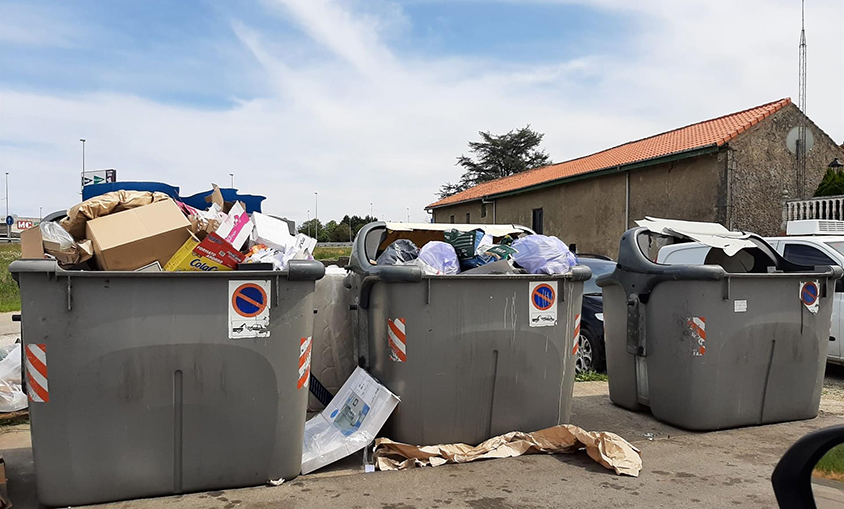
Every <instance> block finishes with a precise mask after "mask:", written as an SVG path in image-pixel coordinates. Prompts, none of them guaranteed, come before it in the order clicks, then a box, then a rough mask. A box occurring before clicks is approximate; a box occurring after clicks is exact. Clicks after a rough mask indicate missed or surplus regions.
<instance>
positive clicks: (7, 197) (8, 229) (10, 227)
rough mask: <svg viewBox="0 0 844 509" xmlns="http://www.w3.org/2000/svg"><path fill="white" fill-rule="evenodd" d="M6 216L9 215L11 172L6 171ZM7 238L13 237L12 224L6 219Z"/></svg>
mask: <svg viewBox="0 0 844 509" xmlns="http://www.w3.org/2000/svg"><path fill="white" fill-rule="evenodd" d="M6 217H7V218H8V217H9V172H8V171H7V172H6ZM6 238H9V239H11V238H12V226H11V225H10V224H9V222H8V219H6Z"/></svg>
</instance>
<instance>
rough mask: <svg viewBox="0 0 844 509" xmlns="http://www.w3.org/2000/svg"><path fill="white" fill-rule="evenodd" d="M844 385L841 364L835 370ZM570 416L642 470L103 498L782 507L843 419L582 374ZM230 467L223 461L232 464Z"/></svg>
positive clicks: (155, 503)
mask: <svg viewBox="0 0 844 509" xmlns="http://www.w3.org/2000/svg"><path fill="white" fill-rule="evenodd" d="M831 371H832V372H831V373H830V377H832V378H834V379H835V382H836V383H838V382H842V383H844V370H838V369H833V370H831ZM573 401H574V402H573V415H572V423H573V424H577V425H579V426H581V427H583V428H586V429H588V430H607V431H613V432H615V433H618V434H620V435H621V436H623V437H624V438H626V439H627V440H629V441H630V442H632V443H633V444H634V445H635V446H636V447H638V448H640V449H641V451H642V459H643V463H644V469H643V471H642V472H641V474H640V476H639V477H638V478H633V477H624V476H617V475H615V474H614V473H613V472H611V471H609V470H606V469H604V468H603V467H601V466H599V465H598V464H597V463H595V462H593V461H592V460H591V459H589V458H588V457H587V456H586V454H585V453H576V454H568V455H533V456H522V457H517V458H508V459H499V460H488V461H482V462H475V463H469V464H462V465H444V466H441V467H436V468H419V469H415V470H409V471H401V472H374V473H369V474H365V473H363V469H362V461H361V457H360V455H359V454H356V455H354V456H352V457H350V458H347V459H346V460H344V461H342V462H340V463H338V464H335V465H333V466H331V467H329V468H326V469H324V470H323V471H320V472H317V473H314V474H310V475H304V476H299V477H298V478H296V479H293V480H292V481H288V482H286V483H284V484H282V485H281V486H278V487H267V486H261V487H255V488H245V489H236V490H221V491H212V492H206V493H195V494H188V495H181V496H173V497H160V498H152V499H143V500H132V501H126V502H117V503H113V504H106V505H104V506H98V507H103V508H126V509H158V508H169V507H174V506H178V507H180V508H181V507H184V508H190V509H192V508H197V509H200V508H202V509H204V508H211V509H235V508H265V507H267V508H268V507H290V508H306V507H328V506H331V507H350V508H368V507H377V508H382V509H387V508H395V509H399V508H402V509H410V508H422V507H432V508H449V509H450V508H458V507H469V508H487V509H503V508H515V507H519V508H541V507H561V506H567V507H589V508H600V507H648V508H659V507H665V508H684V507H690V508H703V507H735V506H741V507H751V508H753V507H760V508H761V507H766V508H767V507H775V506H776V503H775V499H774V494H773V490H772V489H771V483H770V476H771V472H772V471H773V468H774V466H775V465H776V463H777V461H778V460H779V458H780V456H781V455H782V454H783V452H785V450H786V449H787V448H788V447H789V445H791V444H792V443H793V442H794V441H795V440H797V439H798V438H799V437H801V436H803V435H804V434H806V433H809V432H810V431H813V430H815V429H820V428H824V427H827V426H832V425H836V424H844V412H842V411H841V409H842V405H841V403H840V401H838V399H837V397H835V396H833V395H830V394H828V393H827V391H825V395H824V399H823V402H822V411H821V415H820V416H819V417H818V418H816V419H811V420H807V421H798V422H791V423H783V424H775V425H768V426H757V427H749V428H740V429H734V430H727V431H719V432H710V433H694V432H688V431H683V430H679V429H677V428H674V427H672V426H668V425H666V424H664V423H661V422H659V421H656V420H655V419H654V418H653V417H652V416H650V414H648V413H634V412H629V411H626V410H623V409H621V408H618V407H616V406H614V405H612V404H611V403H610V401H609V398H608V396H607V384H606V383H604V382H582V383H577V384H575V396H574V400H573ZM0 450H2V451H3V454H4V456H5V457H6V463H7V471H8V476H9V490H10V496H11V498H12V501H13V502H14V504H15V508H16V509H29V508H34V507H37V502H36V498H35V490H34V488H35V481H36V480H35V474H34V469H33V464H32V453H31V449H30V441H29V427H28V425H19V426H12V427H7V428H6V429H5V430H3V431H0ZM222 468H225V467H224V466H223V467H222ZM818 486H819V487H818V488H817V489H818V490H819V493H818V497H819V503H820V504H821V506H820V507H822V508H824V507H825V508H829V509H833V508H835V509H839V508H842V507H844V492H842V491H841V490H839V489H837V488H838V485H837V484H835V483H831V482H827V483H820V484H818Z"/></svg>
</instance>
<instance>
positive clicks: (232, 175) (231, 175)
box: [229, 173, 234, 189]
mask: <svg viewBox="0 0 844 509" xmlns="http://www.w3.org/2000/svg"><path fill="white" fill-rule="evenodd" d="M229 177H231V179H232V185H231V188H232V189H234V173H229Z"/></svg>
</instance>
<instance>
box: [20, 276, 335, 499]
mask: <svg viewBox="0 0 844 509" xmlns="http://www.w3.org/2000/svg"><path fill="white" fill-rule="evenodd" d="M9 270H10V272H12V274H13V275H14V277H15V278H16V279H17V281H18V284H19V285H20V291H21V304H22V311H21V315H22V324H21V325H22V337H23V343H24V348H25V353H26V371H27V384H28V390H29V396H30V407H29V412H30V418H31V421H32V449H33V455H34V460H35V471H36V476H37V486H38V499H39V500H40V501H41V503H43V504H45V505H50V506H68V505H80V504H92V503H97V502H105V501H111V500H123V499H131V498H138V497H149V496H155V495H167V494H177V493H183V492H192V491H203V490H216V489H224V488H234V487H241V486H254V485H260V484H264V483H266V482H267V480H269V479H278V478H284V479H291V478H293V477H295V476H296V475H298V474H299V470H300V464H301V456H302V443H303V430H304V424H305V416H306V415H305V414H306V405H307V400H308V388H307V384H305V383H303V382H302V377H301V376H300V374H301V372H302V368H304V370H305V371H307V360H308V357H307V355H304V356H303V355H302V354H303V353H304V354H307V353H309V352H306V351H305V350H306V349H307V346H308V340H309V338H310V337H311V335H312V331H313V303H312V300H313V291H314V282H315V280H317V279H319V278H321V277H322V275H323V273H324V269H323V267H322V264H320V263H319V262H307V261H302V262H291V263H290V268H289V270H288V271H285V272H251V271H230V272H83V271H64V270H61V269H60V268H59V267H58V266H57V264H56V263H55V262H54V261H50V260H21V261H16V262H14V263H12V265H11V266H10V267H9ZM235 308H237V312H235V313H234V314H231V313H232V311H234V310H235ZM241 312H242V313H243V315H244V316H246V315H251V316H252V317H253V318H255V320H251V321H250V320H248V319H244V320H242V322H237V323H234V326H232V323H233V322H234V321H236V320H238V319H239V317H240V314H239V313H241ZM244 325H245V326H244ZM231 336H235V337H236V338H235V339H230V337H231ZM302 361H304V363H303V362H302ZM305 379H307V376H305Z"/></svg>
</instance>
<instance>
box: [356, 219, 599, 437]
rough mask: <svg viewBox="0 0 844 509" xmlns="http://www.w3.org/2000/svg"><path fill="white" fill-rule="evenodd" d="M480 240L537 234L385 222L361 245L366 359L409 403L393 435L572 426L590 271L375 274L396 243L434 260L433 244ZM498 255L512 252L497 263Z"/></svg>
mask: <svg viewBox="0 0 844 509" xmlns="http://www.w3.org/2000/svg"><path fill="white" fill-rule="evenodd" d="M478 229H482V230H483V234H484V236H487V235H488V236H489V238H490V239H491V240H492V241H494V242H498V241H499V240H500V239H502V238H505V237H508V236H509V237H519V238H522V237H523V236H525V235H530V234H531V233H532V232H531V231H530V230H528V229H527V228H524V227H519V226H514V225H453V224H442V225H434V224H430V225H424V224H420V225H406V224H389V223H384V222H376V223H371V224H369V225H367V226H365V227H364V228H363V229H362V230H361V231H360V232H359V233H358V236H357V237H356V239H355V243H354V245H353V248H352V254H351V259H350V265H349V268H350V269H351V271H352V273H351V275H350V276H349V278H348V286H350V287H351V288H352V292H353V301H354V306H355V307H356V309H357V318H356V321H357V323H356V328H355V330H356V335H357V343H356V344H357V348H358V357H359V360H360V363H361V365H362V366H363V367H365V368H366V369H367V370H368V371H369V372H370V373H372V375H373V376H375V377H376V378H377V379H378V380H380V381H381V382H382V383H383V384H384V385H386V386H387V387H389V388H390V390H391V391H393V392H394V393H396V395H398V396H399V397H400V398H401V401H402V403H401V404H399V406H398V408H397V409H396V411H395V412H394V413H393V415H392V416H391V417H390V419H389V420H388V421H387V424H386V425H385V427H384V429H383V430H382V435H383V436H388V437H390V438H391V439H394V440H397V441H401V442H407V443H411V444H421V445H426V444H440V443H455V442H463V443H468V444H477V443H480V442H482V441H483V440H485V439H487V438H490V437H492V436H495V435H499V434H502V433H506V432H509V431H513V430H520V431H525V432H530V431H536V430H540V429H543V428H547V427H549V426H554V425H556V424H559V423H565V422H568V419H569V415H570V409H571V395H572V387H573V382H574V374H575V371H574V366H575V356H576V350H575V345H576V342H575V338H576V337H577V335H578V327H579V317H580V307H581V295H582V289H583V281H585V280H587V279H589V277H590V276H591V272H590V271H589V269H588V268H587V267H583V266H575V267H573V268H572V269H571V270H570V271H569V272H568V273H566V274H526V273H523V272H524V271H503V273H495V271H494V270H493V269H489V270H490V271H491V272H489V273H483V270H484V267H492V266H494V265H495V263H490V264H488V265H485V266H483V267H478V268H475V269H472V270H466V271H465V272H461V273H458V274H432V273H430V271H427V272H426V271H425V270H423V268H424V267H426V266H423V267H420V266H419V265H413V264H404V263H406V262H402V261H401V260H399V261H398V262H397V264H392V265H384V264H383V263H375V261H376V260H378V259H379V256H380V255H382V254H383V253H384V252H385V251H386V250H387V249H388V248H390V246H393V243H395V242H400V241H402V240H409V241H412V242H413V243H415V244H416V245H418V246H420V247H421V248H422V250H423V251H424V250H425V247H424V246H425V244H427V243H429V242H440V241H443V239H444V237H445V238H446V239H447V238H448V235H450V234H451V235H452V237H453V238H456V237H457V236H458V234H460V233H465V232H473V231H476V230H478ZM455 232H456V233H455ZM444 234H445V235H444ZM516 242H518V240H517V241H516ZM516 245H518V244H516ZM399 246H400V244H399ZM469 251H470V252H469V253H468V255H467V256H473V255H475V253H476V251H475V250H472V249H470V250H469ZM495 251H499V252H504V250H499V249H496V248H491V249H489V250H488V251H487V253H492V252H495ZM380 259H381V260H383V257H382V258H380ZM461 263H462V262H461ZM499 263H505V265H506V260H503V261H502V262H499ZM463 266H464V267H465V266H466V265H465V264H463Z"/></svg>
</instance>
